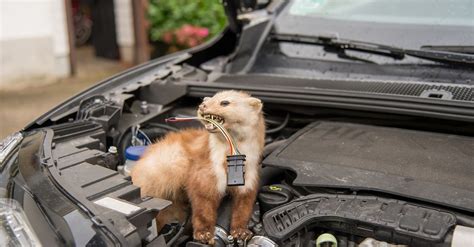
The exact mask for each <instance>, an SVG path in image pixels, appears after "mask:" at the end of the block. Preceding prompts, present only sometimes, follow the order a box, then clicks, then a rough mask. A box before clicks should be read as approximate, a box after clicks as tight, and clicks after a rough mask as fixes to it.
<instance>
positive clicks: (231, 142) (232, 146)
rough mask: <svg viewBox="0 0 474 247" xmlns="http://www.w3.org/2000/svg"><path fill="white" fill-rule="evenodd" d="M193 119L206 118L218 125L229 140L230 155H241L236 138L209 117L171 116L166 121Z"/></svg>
mask: <svg viewBox="0 0 474 247" xmlns="http://www.w3.org/2000/svg"><path fill="white" fill-rule="evenodd" d="M191 120H204V121H207V122H209V123H211V124H213V125H214V126H216V127H217V129H218V130H219V131H220V132H221V134H222V135H223V136H224V138H225V139H226V140H227V143H228V144H229V147H230V155H239V154H240V152H239V150H238V148H237V145H235V141H234V138H232V136H231V135H230V134H229V132H228V131H227V130H226V129H225V128H224V127H223V126H222V125H220V124H219V123H217V122H216V121H214V120H212V119H207V118H202V117H171V118H167V119H165V121H166V122H184V121H191Z"/></svg>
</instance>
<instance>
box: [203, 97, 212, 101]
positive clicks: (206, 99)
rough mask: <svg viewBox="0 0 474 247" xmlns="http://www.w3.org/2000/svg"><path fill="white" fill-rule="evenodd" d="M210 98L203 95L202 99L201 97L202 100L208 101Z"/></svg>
mask: <svg viewBox="0 0 474 247" xmlns="http://www.w3.org/2000/svg"><path fill="white" fill-rule="evenodd" d="M210 99H211V97H204V99H202V102H204V101H208V100H210Z"/></svg>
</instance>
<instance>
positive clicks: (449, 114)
mask: <svg viewBox="0 0 474 247" xmlns="http://www.w3.org/2000/svg"><path fill="white" fill-rule="evenodd" d="M257 14H258V13H257ZM257 14H255V16H252V15H248V16H246V18H249V19H248V25H246V26H245V30H244V32H243V33H242V34H241V36H239V41H240V42H239V43H238V45H237V46H236V47H234V45H235V44H236V42H237V38H236V37H235V35H234V34H229V33H230V32H229V31H227V32H226V33H224V34H222V36H220V37H218V38H216V40H214V41H212V42H210V43H209V44H207V45H205V46H204V47H201V48H199V49H197V50H195V51H193V52H192V54H191V53H187V52H184V53H180V54H178V55H174V56H173V57H165V58H163V59H161V60H159V61H157V62H151V63H149V64H145V65H143V66H141V67H139V68H138V69H136V71H130V72H126V73H124V74H122V75H118V76H117V77H113V78H111V79H109V82H107V83H102V84H99V85H98V86H96V87H94V88H92V89H90V90H89V91H87V92H85V93H83V94H80V95H78V96H76V97H75V98H73V99H71V100H70V101H68V102H65V104H63V105H61V106H59V107H58V108H56V109H54V110H52V111H51V112H49V113H47V114H45V115H44V116H43V117H41V118H39V120H37V121H36V122H35V123H33V124H32V125H30V126H28V127H27V128H26V130H27V131H26V133H27V135H26V136H25V137H24V140H23V144H22V145H23V146H22V147H21V148H20V154H19V163H21V164H30V165H31V167H33V161H31V158H30V156H26V155H25V154H24V153H27V152H29V154H31V153H33V151H31V150H32V148H31V147H32V146H33V147H36V148H37V149H38V150H39V152H40V153H39V154H38V155H37V156H38V157H40V158H39V160H40V163H41V165H42V167H41V169H40V168H35V169H36V170H38V171H42V172H46V173H47V175H48V176H49V177H50V178H52V181H55V182H48V181H45V182H44V183H49V184H50V187H47V188H45V187H39V186H37V184H38V181H37V180H38V179H39V178H38V177H35V176H34V174H33V173H32V172H30V171H29V170H27V169H26V168H21V167H20V172H21V173H22V174H26V175H23V176H24V177H25V184H26V185H27V186H28V187H29V188H31V192H32V193H33V194H35V195H36V196H38V197H41V198H47V200H44V203H45V204H48V203H49V202H51V205H55V207H56V208H55V210H52V211H54V212H50V214H52V215H54V213H55V214H56V215H57V216H61V217H63V218H64V219H65V221H66V222H63V221H62V220H60V219H59V218H60V217H56V218H54V217H51V218H52V221H53V222H52V223H53V224H52V225H61V224H63V225H64V226H65V227H63V228H62V229H66V228H67V227H66V224H68V225H71V224H74V225H76V226H77V227H78V228H80V229H85V228H87V227H89V228H90V227H91V223H90V221H89V219H91V221H92V227H93V228H100V229H102V230H103V231H104V232H105V233H104V234H105V235H107V236H109V239H112V240H113V241H111V242H110V243H109V242H106V243H104V242H101V241H105V240H103V238H99V237H97V235H96V232H95V231H85V230H82V231H74V230H71V231H66V235H70V237H71V239H75V240H76V241H77V239H80V240H84V241H86V240H87V241H88V240H90V239H92V240H94V241H95V242H94V244H102V245H104V244H118V243H121V242H125V243H133V244H130V245H142V246H205V245H202V244H199V243H196V242H193V239H192V236H191V235H190V234H189V233H188V232H187V231H186V229H185V228H186V227H185V224H181V223H179V222H174V223H170V224H167V225H166V226H165V227H164V228H163V229H162V230H161V231H160V232H157V230H156V221H155V217H156V215H157V214H158V213H159V212H160V211H161V210H164V209H166V208H167V207H168V206H169V205H170V204H171V202H170V201H167V200H164V199H161V198H150V197H142V196H141V195H140V189H139V188H138V187H136V186H134V185H133V184H132V182H131V178H130V176H129V174H128V172H129V168H130V166H133V161H131V158H130V156H127V155H126V153H127V152H126V150H127V148H129V147H131V146H142V145H147V144H150V143H152V142H155V141H156V140H158V139H160V138H161V137H163V136H164V135H166V134H167V133H169V132H172V131H179V130H180V129H184V128H200V127H202V126H201V125H200V124H199V123H198V122H179V123H172V124H170V123H166V121H165V119H167V118H170V117H175V116H195V114H196V108H197V106H198V105H199V104H200V102H201V101H202V99H203V97H206V96H212V95H214V93H216V92H218V91H221V90H229V89H233V90H243V91H247V92H249V93H251V94H252V95H253V96H254V97H257V98H259V99H261V100H262V102H263V105H264V108H263V112H264V113H265V124H266V127H267V129H266V137H265V149H264V154H263V157H262V169H261V181H260V190H259V194H258V196H257V201H256V203H255V205H254V211H253V215H252V218H251V220H250V223H249V229H250V230H251V231H252V232H253V233H254V237H253V238H252V239H251V240H250V241H248V242H247V243H241V242H236V241H234V240H233V239H232V238H229V237H228V236H229V224H230V223H229V221H230V213H231V210H232V209H231V207H230V203H229V200H228V199H227V198H224V199H223V200H222V203H221V206H220V208H219V213H218V220H217V226H216V232H215V239H216V246H236V245H240V246H264V247H272V246H295V247H297V246H298V247H299V246H302V247H303V246H342V247H344V246H348V247H349V246H363V247H366V246H367V247H368V246H463V243H466V241H470V239H472V238H473V236H474V191H473V189H472V188H474V180H473V179H472V178H473V177H474V169H473V165H474V163H473V161H474V152H473V151H472V150H474V125H473V122H474V105H473V104H472V102H473V101H474V87H473V86H472V85H465V84H456V83H449V81H452V78H454V77H455V76H456V78H457V77H458V76H459V77H462V78H464V77H465V78H472V75H473V72H472V70H466V71H462V73H460V72H459V71H456V70H455V69H452V68H449V67H439V68H438V67H434V66H426V68H425V67H423V68H421V69H420V70H419V71H417V72H416V73H420V75H412V74H410V73H411V72H410V73H408V72H407V71H408V69H407V70H404V69H399V68H398V67H396V68H395V69H393V70H391V69H386V70H384V71H382V72H380V71H378V70H374V66H376V65H375V64H360V63H339V62H327V61H321V60H317V59H313V60H311V59H306V60H305V59H301V58H295V57H291V56H290V55H291V54H290V53H291V51H293V50H294V49H296V48H292V47H289V48H291V49H289V48H288V47H287V51H286V55H282V53H284V51H282V50H279V49H280V48H281V47H280V48H278V44H275V43H272V42H271V40H267V39H266V36H265V35H266V34H268V33H269V32H270V31H271V28H270V27H271V18H272V17H271V16H267V15H262V14H261V13H260V14H259V15H257ZM257 34H258V35H257ZM287 45H288V44H287ZM234 48H235V49H236V50H235V51H234ZM261 50H265V52H264V53H263V54H259V52H260V51H261ZM288 54H290V55H288ZM305 55H308V56H309V55H311V54H305ZM231 60H232V61H231ZM394 67H395V66H394ZM315 68H318V69H319V71H318V70H317V69H315ZM323 70H327V71H323ZM373 71H378V72H380V73H378V74H377V73H375V72H373ZM410 71H411V70H410ZM365 72H366V73H365ZM364 73H365V74H364ZM433 73H436V75H439V78H437V80H438V81H434V79H433V80H431V79H430V80H428V79H427V80H426V81H423V80H421V79H420V80H416V81H414V79H413V78H419V77H420V76H421V74H429V75H431V74H433ZM322 75H324V76H322ZM349 75H350V76H349ZM334 78H336V79H334ZM466 80H467V79H466ZM469 80H470V79H469ZM28 131H29V132H28ZM38 140H41V141H38ZM33 154H35V155H36V153H33ZM23 157H27V158H23ZM35 157H36V156H35ZM21 169H25V170H23V171H22V170H21ZM43 169H44V170H43ZM28 176H30V177H28ZM51 188H57V191H55V192H54V191H52V189H51ZM16 189H17V187H15V190H16ZM14 192H15V191H14ZM55 193H57V194H58V195H59V194H60V193H63V194H66V195H68V199H69V200H70V201H72V202H73V203H70V202H68V201H67V200H64V201H60V202H57V203H53V201H54V200H53V199H52V198H55V197H54V196H53V195H55ZM57 205H61V207H59V208H58V206H57ZM46 206H47V205H46ZM51 208H54V207H53V206H51ZM79 209H80V210H79ZM78 211H80V212H81V213H78ZM56 221H57V222H56ZM32 224H33V228H35V229H40V228H42V226H43V225H44V224H46V223H45V222H40V221H38V222H33V223H32ZM35 224H37V225H35ZM63 235H64V234H63ZM66 242H67V241H66ZM85 243H86V242H84V244H85Z"/></svg>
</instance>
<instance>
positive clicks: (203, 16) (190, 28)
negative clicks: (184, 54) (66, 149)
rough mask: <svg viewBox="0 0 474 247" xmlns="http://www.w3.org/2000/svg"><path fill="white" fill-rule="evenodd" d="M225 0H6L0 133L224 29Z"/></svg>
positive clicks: (0, 6)
mask: <svg viewBox="0 0 474 247" xmlns="http://www.w3.org/2000/svg"><path fill="white" fill-rule="evenodd" d="M225 25H226V16H225V14H224V9H223V7H222V4H221V1H220V0H0V119H1V120H0V138H4V137H6V136H7V135H8V134H10V133H11V132H14V131H18V130H20V129H21V128H23V127H24V126H25V125H26V124H28V123H29V122H31V121H33V120H34V119H35V118H36V117H38V116H39V115H41V114H43V113H45V112H46V111H47V110H49V109H51V108H52V107H54V106H55V105H57V104H59V103H61V102H62V101H64V100H66V99H67V98H69V97H71V96H73V95H74V94H76V93H79V92H80V91H82V90H84V89H85V88H87V87H89V86H91V85H93V84H95V83H97V82H99V81H101V80H103V79H105V78H107V77H109V76H111V75H113V74H116V73H118V72H120V71H122V70H125V69H127V68H130V67H132V66H134V65H137V64H140V63H143V62H146V61H148V60H150V59H154V58H157V57H160V56H163V55H166V54H168V53H171V52H175V51H178V50H181V49H186V48H189V47H193V46H196V45H199V44H201V43H203V42H205V41H207V40H208V39H210V38H212V37H213V36H214V35H216V34H217V33H219V32H220V31H222V30H223V29H224V27H225Z"/></svg>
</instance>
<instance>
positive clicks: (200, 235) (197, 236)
mask: <svg viewBox="0 0 474 247" xmlns="http://www.w3.org/2000/svg"><path fill="white" fill-rule="evenodd" d="M193 237H194V240H196V241H198V242H201V243H203V244H210V245H214V234H212V233H210V232H208V231H195V232H194V234H193Z"/></svg>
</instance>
